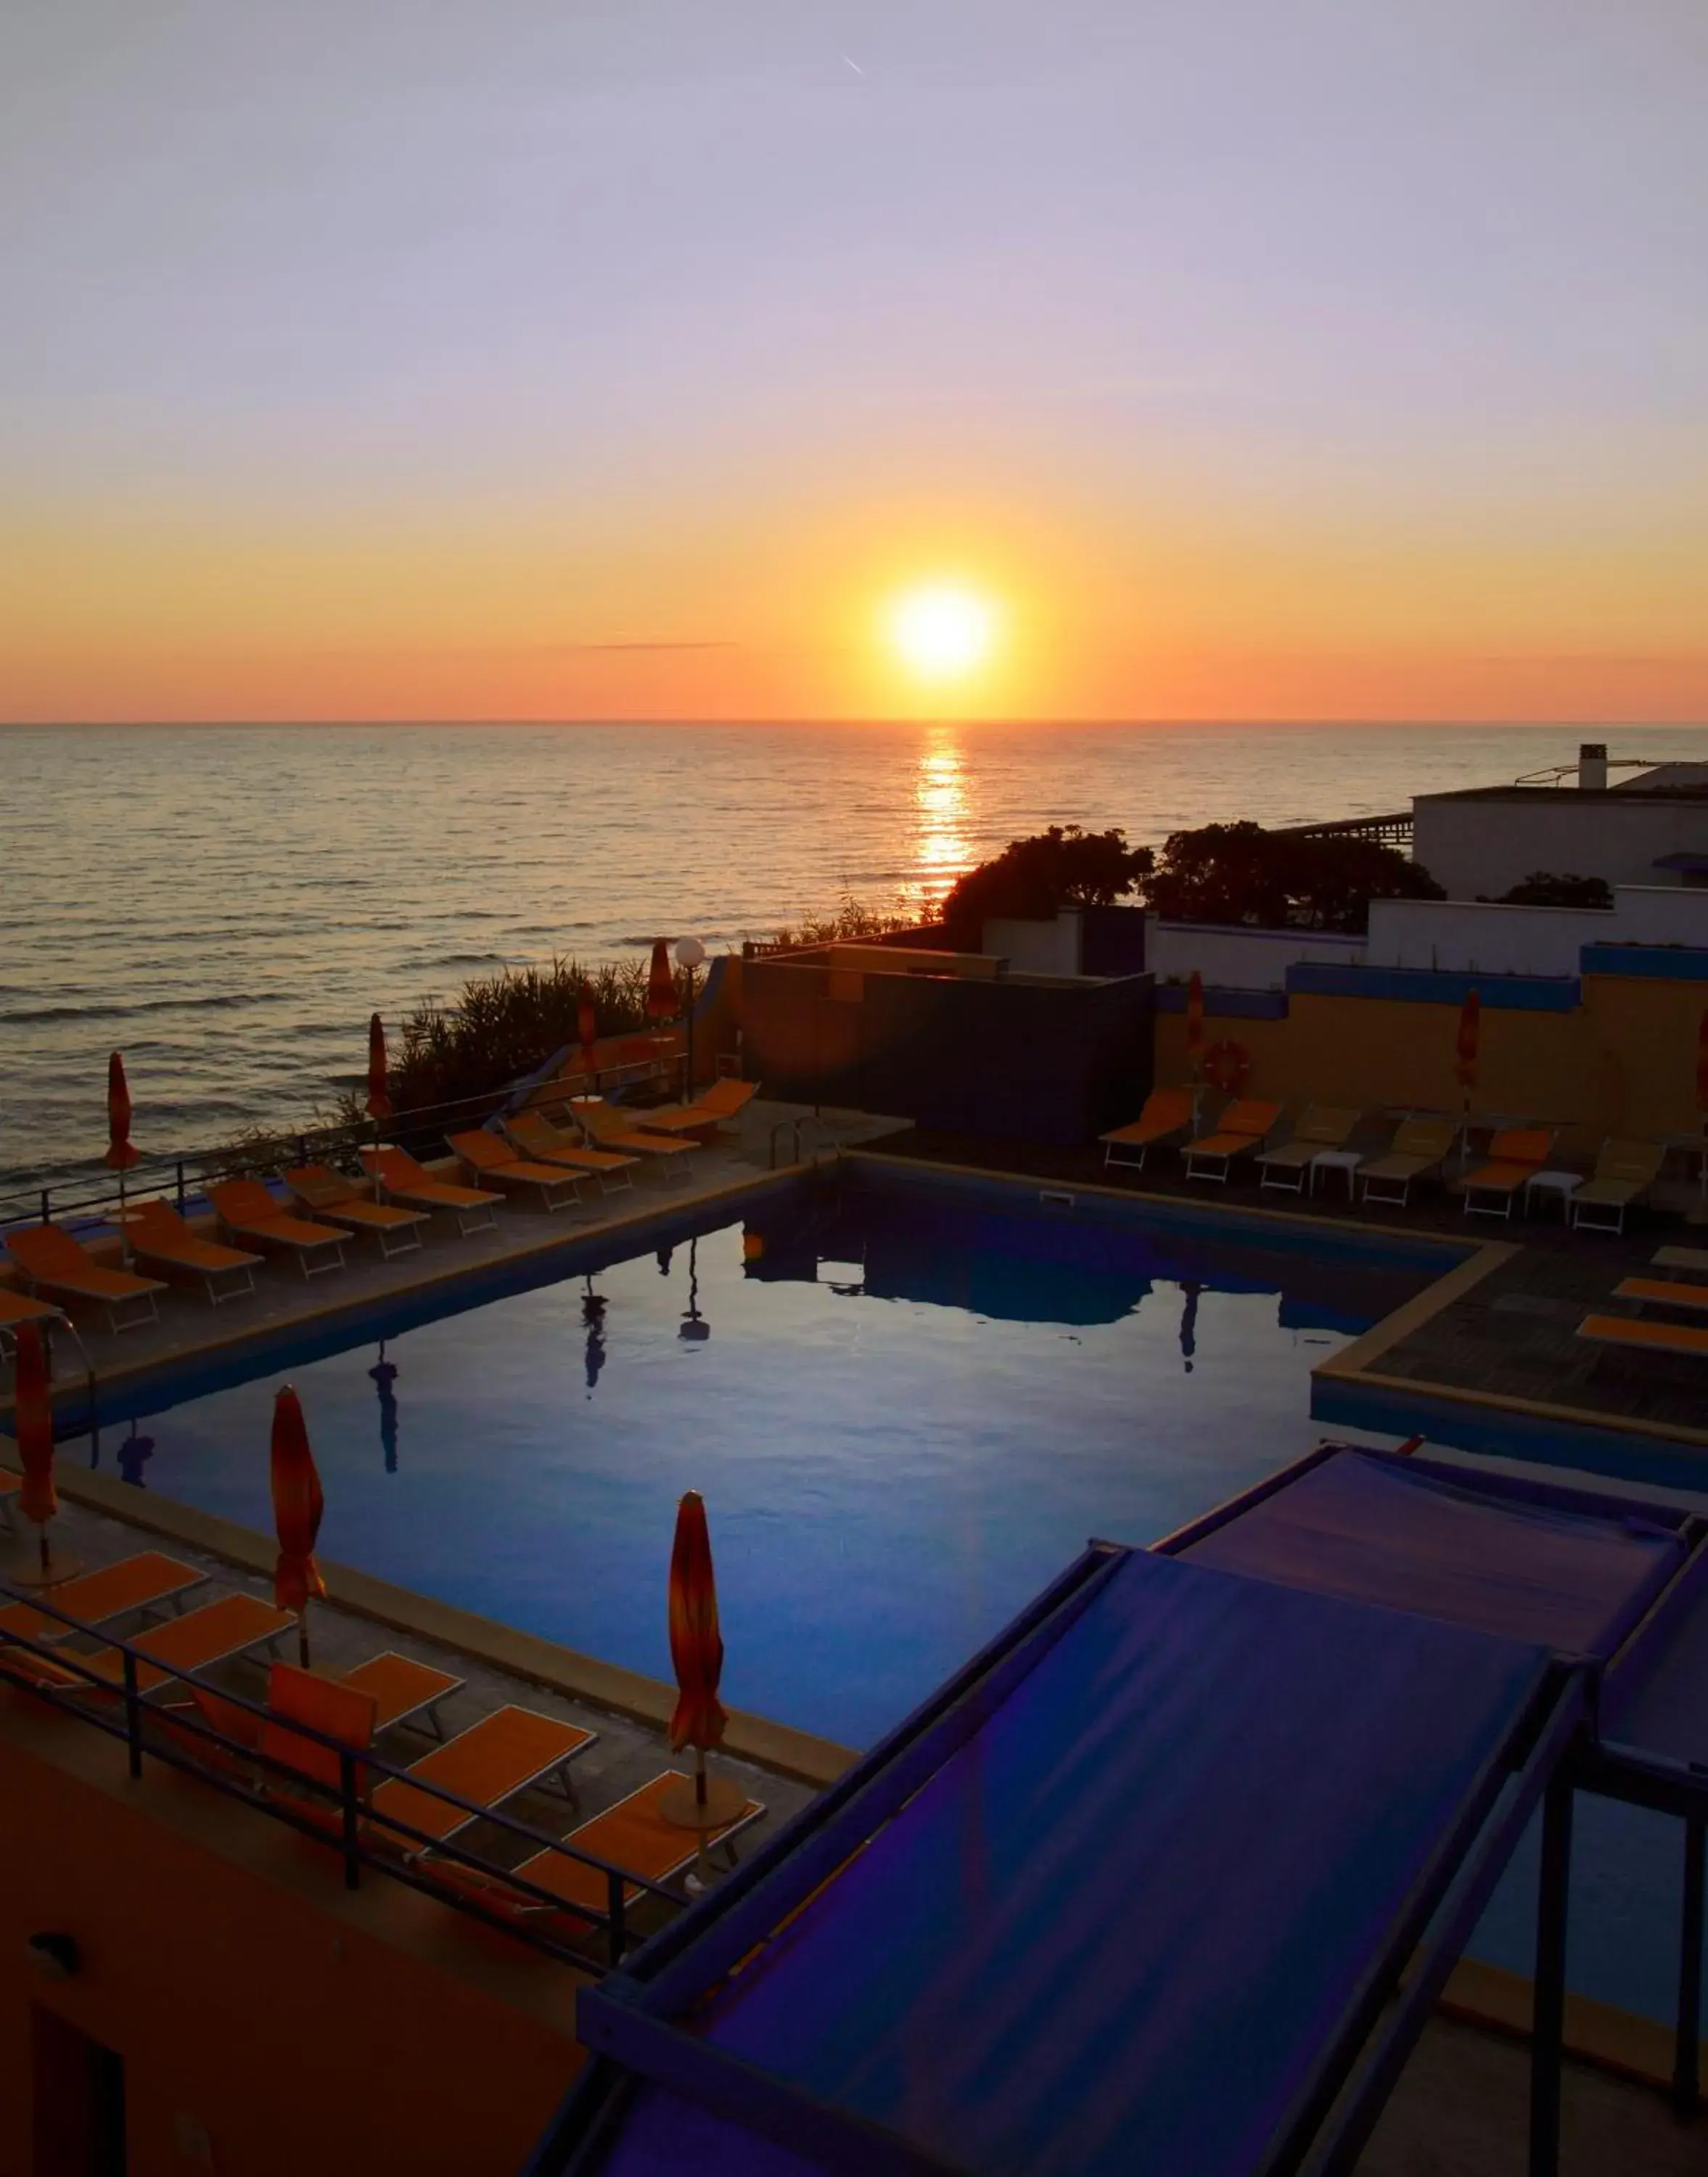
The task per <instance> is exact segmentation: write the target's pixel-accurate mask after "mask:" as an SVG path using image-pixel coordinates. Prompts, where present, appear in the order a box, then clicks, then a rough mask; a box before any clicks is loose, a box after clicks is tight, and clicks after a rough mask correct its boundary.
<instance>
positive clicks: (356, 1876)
mask: <svg viewBox="0 0 1708 2177" xmlns="http://www.w3.org/2000/svg"><path fill="white" fill-rule="evenodd" d="M338 1792H339V1797H340V1798H341V1801H342V1803H343V1813H344V1887H345V1888H346V1889H347V1890H354V1889H356V1888H357V1886H358V1885H360V1883H361V1880H362V1839H361V1834H360V1831H359V1830H358V1828H357V1805H356V1757H355V1755H354V1754H351V1753H350V1752H348V1751H347V1750H346V1749H340V1752H339V1755H338Z"/></svg>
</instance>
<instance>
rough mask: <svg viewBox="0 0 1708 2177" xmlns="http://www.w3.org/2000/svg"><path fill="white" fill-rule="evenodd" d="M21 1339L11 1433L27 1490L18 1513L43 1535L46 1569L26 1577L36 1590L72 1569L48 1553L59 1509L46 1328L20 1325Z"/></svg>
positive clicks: (18, 1335)
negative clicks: (44, 1341)
mask: <svg viewBox="0 0 1708 2177" xmlns="http://www.w3.org/2000/svg"><path fill="white" fill-rule="evenodd" d="M15 1335H16V1338H17V1359H16V1362H15V1367H16V1378H15V1384H14V1398H15V1401H16V1403H15V1405H14V1410H13V1416H12V1428H13V1432H14V1435H15V1436H16V1438H17V1440H18V1457H19V1462H20V1463H21V1465H23V1468H24V1486H23V1487H22V1488H21V1489H20V1490H19V1492H18V1509H19V1512H21V1513H22V1514H23V1515H24V1517H25V1519H26V1520H30V1521H32V1522H33V1523H34V1525H36V1526H37V1527H39V1528H40V1529H41V1565H40V1569H39V1570H38V1569H35V1568H34V1567H32V1568H31V1569H30V1573H29V1574H26V1575H25V1577H26V1578H27V1580H29V1582H30V1585H36V1584H38V1583H39V1584H41V1585H44V1586H45V1585H47V1584H48V1583H49V1582H50V1581H52V1580H63V1579H65V1578H66V1576H67V1574H68V1572H69V1571H71V1570H72V1569H73V1568H71V1567H69V1566H68V1565H64V1564H59V1565H56V1564H55V1563H54V1560H53V1553H52V1551H51V1550H50V1549H49V1548H48V1547H47V1523H48V1521H49V1520H51V1519H52V1517H53V1515H54V1514H55V1513H56V1512H57V1510H58V1509H59V1492H57V1490H56V1489H55V1487H54V1486H53V1405H52V1397H51V1394H50V1393H49V1390H48V1385H47V1351H46V1347H45V1346H44V1345H43V1344H42V1342H41V1325H40V1324H39V1323H19V1326H18V1329H17V1331H16V1333H15Z"/></svg>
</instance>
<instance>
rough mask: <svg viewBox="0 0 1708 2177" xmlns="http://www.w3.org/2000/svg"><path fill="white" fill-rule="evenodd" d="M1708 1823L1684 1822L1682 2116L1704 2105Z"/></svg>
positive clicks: (1677, 2069) (1676, 2070)
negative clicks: (1704, 1908)
mask: <svg viewBox="0 0 1708 2177" xmlns="http://www.w3.org/2000/svg"><path fill="white" fill-rule="evenodd" d="M1705 1840H1708V1823H1705V1822H1704V1821H1703V1820H1702V1818H1701V1816H1700V1815H1699V1814H1692V1815H1689V1817H1687V1819H1686V1820H1685V1823H1684V1911H1683V1920H1682V1923H1681V1926H1682V1934H1681V1938H1680V1941H1679V1945H1678V2033H1677V2037H1676V2044H1675V2047H1674V2050H1673V2103H1674V2106H1675V2107H1676V2108H1677V2109H1678V2114H1679V2115H1680V2116H1682V2117H1686V2118H1688V2117H1693V2116H1694V2115H1695V2114H1696V2111H1697V2109H1699V2108H1700V2106H1701V2100H1702V2089H1701V2081H1700V2076H1698V2074H1699V2070H1700V2059H1699V2047H1700V2043H1699V2040H1698V2037H1699V2035H1700V2032H1701V2030H1702V1892H1703V1880H1702V1876H1703V1866H1702V1861H1703V1847H1704V1842H1705Z"/></svg>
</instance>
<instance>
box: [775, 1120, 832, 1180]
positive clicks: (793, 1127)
mask: <svg viewBox="0 0 1708 2177" xmlns="http://www.w3.org/2000/svg"><path fill="white" fill-rule="evenodd" d="M823 1124H824V1121H823V1120H822V1119H821V1118H820V1116H819V1115H818V1113H817V1112H816V1111H803V1112H802V1113H801V1114H800V1116H799V1117H798V1118H793V1119H791V1118H788V1117H784V1118H781V1119H773V1120H772V1122H771V1138H770V1141H769V1143H768V1144H767V1150H766V1169H767V1170H768V1171H775V1170H777V1142H778V1135H780V1134H786V1133H792V1134H793V1135H794V1155H793V1156H792V1157H791V1158H790V1159H789V1162H790V1163H791V1164H799V1162H800V1160H801V1156H802V1149H801V1140H800V1130H801V1128H802V1127H822V1126H823Z"/></svg>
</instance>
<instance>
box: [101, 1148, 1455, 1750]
mask: <svg viewBox="0 0 1708 2177" xmlns="http://www.w3.org/2000/svg"><path fill="white" fill-rule="evenodd" d="M1447 1259H1450V1258H1447ZM1442 1266H1443V1257H1442V1256H1441V1255H1440V1253H1439V1252H1436V1253H1434V1254H1430V1253H1428V1252H1425V1253H1423V1254H1422V1255H1413V1256H1411V1257H1410V1258H1407V1257H1405V1256H1404V1255H1398V1256H1391V1255H1389V1254H1387V1253H1384V1252H1383V1251H1381V1250H1380V1249H1378V1248H1374V1247H1372V1248H1371V1249H1369V1250H1367V1251H1361V1252H1357V1253H1355V1254H1350V1255H1349V1254H1346V1253H1344V1252H1343V1253H1340V1254H1335V1253H1332V1252H1322V1251H1320V1250H1314V1249H1313V1250H1312V1252H1300V1251H1298V1250H1297V1249H1294V1250H1292V1251H1291V1252H1274V1253H1264V1252H1262V1251H1261V1250H1260V1249H1259V1248H1258V1247H1254V1246H1249V1245H1242V1244H1237V1243H1236V1244H1230V1243H1228V1242H1227V1241H1225V1240H1223V1239H1221V1238H1220V1237H1218V1239H1217V1240H1216V1241H1214V1242H1212V1241H1210V1240H1209V1238H1208V1237H1207V1236H1205V1234H1204V1231H1203V1228H1202V1226H1200V1227H1198V1229H1197V1230H1192V1229H1190V1228H1181V1227H1179V1226H1178V1225H1176V1227H1175V1228H1174V1229H1170V1227H1169V1226H1168V1225H1163V1224H1145V1223H1143V1222H1137V1221H1130V1220H1128V1221H1124V1222H1123V1223H1122V1224H1121V1225H1119V1226H1116V1227H1104V1228H1101V1229H1099V1228H1096V1227H1090V1226H1088V1225H1085V1224H1083V1222H1081V1221H1080V1220H1078V1219H1074V1220H1072V1221H1068V1220H1064V1219H1051V1218H1050V1217H1048V1216H1045V1215H1042V1214H1036V1213H1032V1214H1029V1213H1027V1212H1025V1211H1017V1210H1014V1209H1004V1208H998V1207H992V1206H988V1205H986V1206H980V1205H978V1204H976V1203H953V1202H951V1203H944V1202H941V1201H938V1200H928V1199H924V1198H915V1197H913V1196H909V1195H900V1196H892V1195H887V1194H881V1193H876V1192H866V1191H859V1192H855V1191H853V1190H852V1189H850V1190H849V1191H848V1192H843V1194H841V1195H839V1196H831V1197H828V1198H826V1197H823V1196H820V1197H816V1198H806V1197H805V1196H802V1195H800V1194H799V1193H796V1194H793V1195H790V1196H788V1197H785V1198H777V1199H774V1200H773V1203H772V1206H771V1207H770V1208H769V1209H767V1210H766V1211H765V1212H764V1213H763V1214H761V1215H760V1216H759V1217H758V1218H757V1219H756V1221H754V1222H751V1223H750V1224H749V1225H747V1226H746V1227H744V1226H743V1225H741V1224H739V1223H733V1224H724V1225H721V1226H719V1227H717V1228H715V1229H712V1230H706V1231H704V1232H702V1233H701V1234H700V1235H699V1236H697V1237H696V1238H694V1239H692V1240H691V1241H689V1242H686V1243H683V1244H679V1245H677V1246H676V1247H674V1249H672V1250H669V1251H668V1252H666V1253H663V1254H659V1255H658V1256H656V1257H655V1256H654V1255H652V1254H647V1255H645V1256H643V1257H641V1258H639V1259H636V1260H630V1261H627V1262H621V1263H613V1264H611V1265H610V1266H609V1267H608V1268H606V1269H601V1270H599V1271H598V1273H597V1274H594V1275H592V1277H581V1276H577V1277H574V1278H569V1279H560V1280H559V1282H556V1283H552V1284H543V1285H538V1287H536V1288H535V1289H534V1290H530V1291H524V1292H519V1293H514V1294H512V1295H510V1296H507V1297H504V1298H499V1299H495V1300H493V1301H489V1302H488V1303H487V1304H485V1305H480V1306H476V1307H470V1308H467V1310H466V1311H465V1312H461V1313H457V1314H453V1315H448V1316H442V1317H440V1318H439V1319H438V1320H436V1321H433V1322H429V1323H422V1324H419V1325H418V1326H417V1327H415V1328H412V1329H404V1330H401V1331H394V1333H393V1334H392V1335H390V1336H389V1337H388V1338H387V1339H386V1340H385V1349H384V1355H383V1359H382V1355H381V1351H380V1348H379V1342H378V1340H377V1339H369V1340H367V1341H365V1342H364V1343H363V1344H362V1345H359V1346H352V1347H350V1348H348V1349H347V1350H342V1351H335V1352H330V1353H324V1354H323V1355H321V1356H319V1357H304V1356H303V1355H300V1354H282V1355H278V1356H274V1357H273V1358H272V1359H271V1360H270V1362H269V1363H268V1365H266V1367H265V1369H264V1370H263V1371H262V1372H259V1373H256V1374H254V1376H253V1377H252V1378H251V1379H250V1380H248V1381H247V1382H241V1383H232V1384H229V1385H227V1386H226V1387H225V1388H221V1389H210V1390H203V1391H202V1392H201V1393H200V1394H199V1395H188V1396H185V1397H183V1398H182V1399H181V1401H180V1402H179V1403H177V1404H172V1405H166V1406H165V1407H164V1408H163V1409H162V1408H151V1407H150V1405H149V1403H148V1402H147V1401H146V1400H144V1401H141V1402H139V1405H138V1407H137V1409H136V1410H135V1413H134V1416H133V1415H132V1414H131V1413H129V1412H126V1413H123V1414H121V1415H120V1416H117V1425H115V1419H114V1417H112V1416H108V1418H107V1420H106V1423H105V1425H104V1427H103V1430H102V1435H101V1457H102V1462H103V1465H106V1466H107V1467H108V1468H109V1469H110V1468H111V1467H112V1465H113V1464H114V1463H115V1460H117V1463H118V1464H119V1465H120V1468H121V1470H122V1471H124V1472H126V1473H127V1474H128V1475H130V1476H133V1477H135V1478H138V1479H139V1480H140V1481H142V1483H143V1484H144V1486H145V1487H148V1488H150V1489H154V1490H159V1491H161V1492H164V1493H166V1494H168V1495H170V1496H172V1497H175V1498H180V1499H182V1500H183V1501H186V1502H188V1503H193V1504H196V1505H199V1506H200V1507H202V1508H203V1509H205V1510H208V1511H210V1512H216V1513H220V1514H224V1515H226V1517H228V1518H231V1519H234V1520H241V1521H243V1522H244V1523H246V1524H248V1525H251V1526H254V1527H259V1528H265V1527H266V1526H267V1525H268V1524H269V1520H270V1509H269V1503H268V1494H267V1442H268V1431H269V1426H270V1410H271V1402H272V1395H273V1392H274V1390H275V1389H276V1386H277V1385H278V1384H279V1383H282V1382H284V1381H286V1379H289V1380H292V1381H294V1383H296V1385H297V1389H298V1390H299V1392H300V1393H301V1395H302V1398H303V1405H304V1408H305V1410H306V1412H307V1416H308V1426H309V1430H310V1433H311V1437H312V1438H313V1442H314V1450H315V1455H316V1458H317V1460H318V1461H319V1467H320V1471H321V1476H322V1479H323V1481H324V1483H325V1496H326V1515H325V1525H324V1526H323V1528H322V1530H321V1542H320V1547H321V1551H322V1554H323V1555H324V1556H325V1557H326V1558H330V1559H333V1560H336V1561H340V1562H342V1563H348V1564H352V1565H356V1566H359V1567H361V1568H362V1569H363V1570H365V1571H368V1572H371V1573H374V1574H379V1575H380V1576H382V1577H384V1578H385V1579H387V1580H395V1581H396V1582H398V1583H400V1584H401V1585H405V1586H408V1587H411V1588H414V1589H417V1590H423V1591H425V1592H426V1593H428V1594H429V1595H434V1596H439V1597H440V1598H442V1599H444V1600H445V1601H449V1602H453V1603H457V1604H461V1605H462V1606H463V1607H467V1608H468V1609H472V1610H476V1611H479V1612H483V1613H485V1614H487V1615H489V1616H491V1617H494V1618H501V1619H503V1620H504V1621H505V1622H506V1623H510V1624H513V1625H516V1626H520V1627H522V1628H525V1629H527V1630H529V1631H531V1632H534V1633H538V1634H543V1635H544V1636H546V1637H548V1638H549V1639H552V1640H558V1641H561V1642H563V1643H565V1644H566V1645H569V1646H571V1647H574V1648H578V1649H581V1650H586V1651H587V1652H590V1653H592V1654H594V1655H597V1656H601V1657H603V1658H605V1659H607V1660H608V1661H614V1662H617V1663H621V1664H625V1665H627V1666H629V1667H632V1668H634V1669H636V1670H641V1671H645V1672H650V1673H652V1674H653V1675H655V1676H658V1677H667V1676H668V1671H669V1658H668V1645H667V1643H666V1638H665V1624H664V1587H665V1574H666V1569H667V1566H668V1556H669V1548H670V1539H671V1533H672V1525H673V1520H674V1511H675V1504H676V1499H677V1498H678V1496H679V1494H680V1492H682V1491H683V1490H684V1489H686V1488H690V1487H692V1488H697V1489H699V1490H701V1491H702V1492H703V1493H704V1495H705V1498H706V1500H707V1508H708V1512H709V1515H710V1520H711V1528H712V1546H713V1551H714V1554H715V1558H716V1562H717V1569H718V1587H719V1598H720V1607H721V1610H722V1615H723V1630H724V1638H725V1642H726V1645H727V1648H728V1662H727V1665H726V1668H725V1677H724V1690H725V1694H726V1697H727V1698H728V1700H729V1701H730V1702H731V1703H732V1704H733V1705H737V1706H739V1707H742V1708H745V1709H749V1710H756V1711H757V1712H759V1713H760V1714H761V1715H766V1716H773V1717H776V1718H778V1719H779V1720H780V1721H786V1722H789V1723H792V1724H795V1725H798V1726H799V1727H803V1728H805V1729H806V1730H810V1731H816V1732H821V1733H823V1734H824V1735H825V1736H827V1737H828V1738H835V1739H838V1740H841V1741H843V1743H849V1744H851V1745H864V1744H867V1743H870V1742H871V1740H873V1739H874V1738H876V1737H877V1736H878V1735H879V1734H880V1733H881V1732H882V1731H883V1730H884V1729H885V1728H886V1727H887V1726H888V1725H890V1724H892V1723H893V1722H895V1721H897V1720H898V1718H899V1717H900V1716H903V1715H904V1714H905V1713H906V1711H907V1710H908V1709H909V1707H911V1706H912V1705H914V1703H915V1702H916V1701H917V1700H919V1699H920V1698H921V1697H922V1696H923V1695H924V1694H926V1693H927V1692H929V1691H930V1689H931V1688H932V1687H933V1686H934V1685H936V1683H939V1682H940V1681H941V1679H942V1678H944V1677H945V1676H946V1675H947V1673H948V1672H950V1671H951V1670H952V1669H953V1668H955V1667H957V1666H958V1664H959V1663H961V1662H962V1661H964V1660H965V1658H966V1657H967V1656H968V1655H969V1654H970V1653H971V1652H972V1651H973V1650H974V1649H975V1648H976V1647H977V1646H978V1645H980V1643H981V1642H983V1641H984V1640H986V1639H987V1638H989V1636H990V1634H993V1633H994V1632H996V1630H997V1629H998V1628H1000V1627H1001V1625H1002V1624H1003V1623H1006V1621H1007V1619H1008V1618H1010V1617H1011V1616H1012V1614H1013V1613H1014V1612H1015V1611H1016V1610H1017V1609H1018V1608H1019V1607H1021V1606H1022V1605H1023V1603H1024V1602H1025V1601H1028V1599H1029V1597H1030V1596H1032V1595H1033V1594H1034V1593H1035V1592H1036V1591H1037V1590H1038V1589H1039V1588H1040V1587H1041V1586H1043V1585H1045V1583H1046V1582H1047V1581H1048V1580H1050V1579H1051V1578H1053V1576H1054V1575H1055V1574H1056V1573H1057V1572H1059V1571H1060V1570H1061V1567H1062V1566H1063V1564H1065V1563H1067V1562H1068V1561H1069V1560H1070V1559H1071V1558H1073V1557H1074V1556H1075V1555H1076V1554H1077V1553H1078V1552H1079V1550H1080V1549H1082V1548H1083V1546H1084V1544H1085V1542H1086V1541H1087V1539H1088V1537H1089V1536H1094V1535H1100V1536H1113V1537H1115V1538H1116V1539H1119V1540H1121V1541H1133V1542H1148V1541H1152V1540H1154V1538H1155V1537H1156V1536H1159V1535H1160V1534H1162V1533H1164V1532H1165V1531H1166V1530H1168V1529H1170V1527H1172V1526H1175V1525H1178V1524H1179V1523H1180V1522H1181V1520H1185V1519H1187V1518H1189V1517H1191V1516H1192V1514H1196V1513H1198V1512H1199V1511H1202V1510H1203V1509H1205V1508H1206V1507H1207V1506H1209V1505H1210V1504H1212V1503H1215V1502H1216V1501H1217V1500H1218V1499H1220V1498H1223V1497H1225V1496H1227V1495H1229V1494H1231V1492H1234V1491H1236V1490H1238V1489H1241V1488H1243V1487H1246V1486H1247V1484H1248V1483H1250V1482H1251V1481H1254V1480H1256V1479H1257V1478H1258V1476H1260V1475H1262V1474H1263V1473H1265V1472H1267V1471H1268V1470H1270V1469H1271V1468H1273V1467H1274V1466H1276V1465H1280V1464H1281V1463H1282V1462H1283V1461H1285V1460H1288V1459H1291V1458H1292V1457H1294V1456H1296V1454H1298V1453H1299V1452H1300V1451H1301V1450H1303V1449H1307V1447H1308V1445H1309V1444H1310V1443H1312V1442H1313V1441H1314V1438H1315V1432H1314V1431H1313V1429H1312V1425H1311V1422H1310V1420H1309V1417H1308V1398H1309V1389H1308V1374H1309V1371H1310V1369H1311V1367H1312V1365H1313V1364H1314V1363H1316V1362H1317V1361H1320V1360H1322V1359H1323V1357H1324V1356H1326V1355H1328V1354H1329V1353H1330V1352H1331V1351H1333V1350H1335V1349H1336V1348H1337V1347H1338V1346H1340V1345H1342V1344H1344V1343H1345V1339H1346V1337H1347V1335H1348V1334H1349V1333H1350V1332H1351V1331H1352V1330H1354V1329H1357V1328H1359V1327H1361V1326H1362V1325H1363V1324H1366V1323H1370V1322H1372V1321H1373V1320H1374V1319H1376V1318H1378V1316H1380V1315H1382V1314H1383V1313H1385V1312H1387V1311H1388V1310H1389V1308H1390V1307H1394V1306H1395V1305H1397V1304H1398V1302H1399V1301H1400V1300H1402V1299H1404V1298H1405V1297H1406V1296H1408V1295H1409V1294H1410V1293H1411V1292H1414V1291H1416V1290H1417V1289H1418V1288H1419V1286H1420V1285H1422V1284H1423V1283H1424V1282H1426V1281H1427V1278H1428V1277H1429V1276H1430V1275H1431V1274H1433V1273H1434V1272H1435V1271H1438V1269H1440V1268H1441V1267H1442ZM133 1420H134V1422H135V1429H134V1432H133V1433H134V1438H142V1439H145V1440H146V1443H147V1446H148V1447H149V1448H147V1449H141V1450H139V1449H138V1448H137V1445H136V1443H135V1442H134V1441H132V1442H129V1443H127V1441H126V1438H127V1432H128V1425H129V1424H130V1423H131V1422H132V1421H133ZM67 1452H68V1455H70V1456H75V1451H74V1448H73V1447H71V1446H69V1445H68V1447H67Z"/></svg>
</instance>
